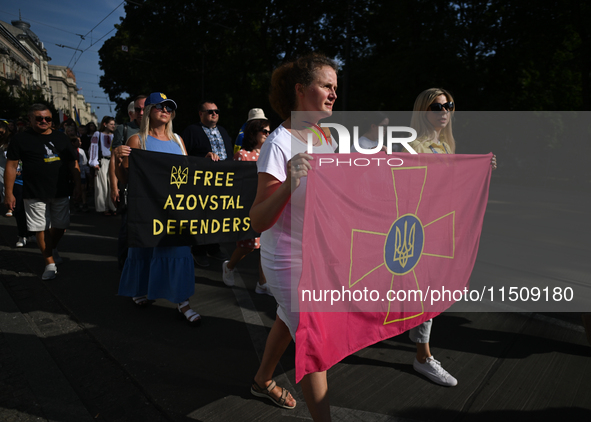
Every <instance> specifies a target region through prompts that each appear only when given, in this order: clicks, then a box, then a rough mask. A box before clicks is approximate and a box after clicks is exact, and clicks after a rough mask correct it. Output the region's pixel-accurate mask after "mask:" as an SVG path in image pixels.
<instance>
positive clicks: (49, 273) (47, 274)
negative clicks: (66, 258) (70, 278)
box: [41, 264, 57, 280]
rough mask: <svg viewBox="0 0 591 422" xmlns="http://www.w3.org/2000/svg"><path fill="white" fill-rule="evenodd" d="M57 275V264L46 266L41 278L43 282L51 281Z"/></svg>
mask: <svg viewBox="0 0 591 422" xmlns="http://www.w3.org/2000/svg"><path fill="white" fill-rule="evenodd" d="M56 275H57V267H56V265H55V264H48V265H46V266H45V271H43V275H42V276H41V280H51V279H53V278H55V276H56Z"/></svg>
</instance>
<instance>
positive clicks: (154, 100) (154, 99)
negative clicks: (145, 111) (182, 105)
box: [144, 92, 176, 110]
mask: <svg viewBox="0 0 591 422" xmlns="http://www.w3.org/2000/svg"><path fill="white" fill-rule="evenodd" d="M160 103H169V105H172V108H173V109H174V110H176V103H175V102H174V101H173V100H171V99H170V98H167V97H166V95H164V94H163V93H162V92H152V93H151V94H150V95H148V98H147V99H146V102H145V103H144V107H146V106H149V105H150V104H160Z"/></svg>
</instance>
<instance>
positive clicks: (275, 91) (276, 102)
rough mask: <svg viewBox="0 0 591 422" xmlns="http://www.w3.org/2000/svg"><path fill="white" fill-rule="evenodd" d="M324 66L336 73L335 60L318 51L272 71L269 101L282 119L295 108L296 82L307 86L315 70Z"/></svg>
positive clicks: (287, 116) (288, 115)
mask: <svg viewBox="0 0 591 422" xmlns="http://www.w3.org/2000/svg"><path fill="white" fill-rule="evenodd" d="M324 66H328V67H331V68H332V69H333V70H334V71H335V72H337V73H338V67H337V64H336V62H335V61H334V60H332V59H329V58H328V57H326V56H324V55H322V54H318V53H311V54H308V55H306V56H302V57H300V58H298V59H296V60H294V61H291V62H287V63H284V64H282V65H281V66H279V67H278V68H277V69H275V70H274V71H273V75H272V76H271V93H270V94H269V101H270V102H271V107H273V110H275V112H276V113H277V114H279V116H280V117H281V118H282V119H287V118H289V117H290V116H291V112H292V111H293V110H295V109H296V108H297V97H296V93H295V86H296V84H302V85H303V86H305V87H306V86H309V85H310V84H311V83H312V82H313V81H314V78H315V76H316V75H315V74H316V70H318V69H320V68H322V67H324Z"/></svg>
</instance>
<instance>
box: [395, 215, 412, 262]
mask: <svg viewBox="0 0 591 422" xmlns="http://www.w3.org/2000/svg"><path fill="white" fill-rule="evenodd" d="M415 226H416V223H413V225H412V227H411V229H410V233H409V235H408V240H407V238H406V228H407V222H406V221H405V222H404V237H402V235H401V233H400V228H399V227H396V238H395V240H394V257H393V258H392V260H393V261H394V262H396V261H398V262H400V266H401V267H402V268H404V267H406V263H407V262H408V258H412V257H413V256H414V251H415Z"/></svg>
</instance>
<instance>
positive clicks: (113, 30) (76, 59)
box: [70, 28, 117, 70]
mask: <svg viewBox="0 0 591 422" xmlns="http://www.w3.org/2000/svg"><path fill="white" fill-rule="evenodd" d="M115 29H117V28H113V29H111V30H110V31H109V32H107V33H106V34H105V35H103V36H102V37H100V38H99V39H98V40H96V41H95V42H93V43H92V44H90V45H89V46H88V47H87V48H86V49H85V50H84V51H82V53H80V56H78V58H77V59H76V61H75V62H74V64H73V65H72V67H71V68H70V69H71V70H73V69H74V67H75V66H76V63H78V60H80V57H81V56H82V54H83V53H84V52H85V51H88V49H89V48H90V47H92V46H93V45H95V44H96V43H97V42H99V41H100V40H102V39H103V38H105V37H106V36H107V35H109V34H110V33H111V32H113V31H114V30H115Z"/></svg>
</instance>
